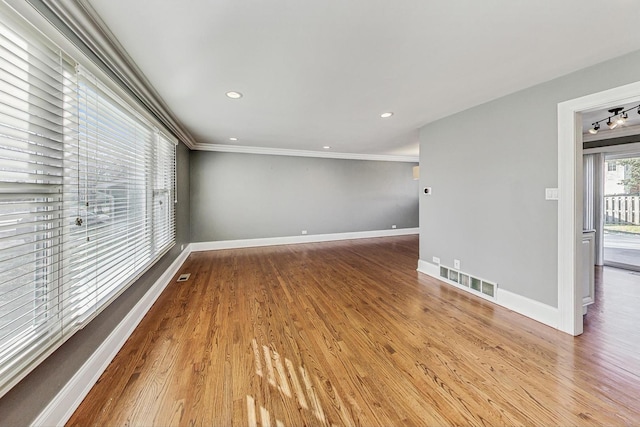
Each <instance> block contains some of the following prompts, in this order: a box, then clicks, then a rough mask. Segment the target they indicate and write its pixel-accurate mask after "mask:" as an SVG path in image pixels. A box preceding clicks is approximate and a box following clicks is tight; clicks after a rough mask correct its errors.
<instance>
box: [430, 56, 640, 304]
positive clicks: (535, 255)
mask: <svg viewBox="0 0 640 427" xmlns="http://www.w3.org/2000/svg"><path fill="white" fill-rule="evenodd" d="M639 79H640V51H638V52H635V53H632V54H629V55H625V56H622V57H619V58H616V59H613V60H611V61H607V62H604V63H601V64H598V65H596V66H593V67H589V68H586V69H583V70H580V71H578V72H575V73H572V74H569V75H567V76H563V77H561V78H558V79H555V80H552V81H549V82H546V83H543V84H540V85H537V86H534V87H532V88H529V89H526V90H523V91H520V92H517V93H514V94H511V95H508V96H505V97H503V98H500V99H497V100H495V101H492V102H489V103H486V104H483V105H480V106H478V107H475V108H472V109H469V110H466V111H464V112H461V113H458V114H455V115H453V116H449V117H446V118H444V119H441V120H439V121H436V122H433V123H430V124H428V125H426V126H424V127H423V128H422V129H421V130H420V169H421V178H420V181H421V182H420V184H421V185H420V186H421V187H423V186H431V187H433V195H432V196H424V195H421V196H420V259H421V260H424V261H427V262H431V261H432V257H433V256H437V257H440V260H441V263H442V264H445V265H449V266H453V260H454V258H455V259H460V260H461V261H462V263H461V270H462V271H465V272H468V273H471V274H474V275H477V276H479V277H482V278H485V279H487V280H491V281H495V282H497V283H498V285H499V287H501V288H503V289H506V290H508V291H511V292H514V293H516V294H519V295H522V296H524V297H527V298H531V299H533V300H536V301H539V302H542V303H544V304H548V305H551V306H555V307H557V303H558V287H557V272H558V261H557V256H558V204H557V201H547V200H545V188H555V187H557V186H558V121H557V104H558V103H559V102H562V101H567V100H570V99H574V98H578V97H580V96H584V95H588V94H592V93H595V92H599V91H602V90H606V89H610V88H613V87H617V86H622V85H624V84H628V83H632V82H635V81H638V80H639Z"/></svg>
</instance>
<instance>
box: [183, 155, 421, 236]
mask: <svg viewBox="0 0 640 427" xmlns="http://www.w3.org/2000/svg"><path fill="white" fill-rule="evenodd" d="M415 165H416V164H415V163H397V162H384V161H364V160H342V159H322V158H309V157H287V156H271V155H256V154H237V153H218V152H206V151H193V152H192V153H191V239H192V242H206V241H220V240H236V239H254V238H264V237H285V236H297V235H300V234H301V232H302V230H307V233H308V234H326V233H343V232H354V231H371V230H384V229H391V226H392V225H394V224H395V225H396V226H397V228H399V229H400V228H411V227H417V226H418V183H417V181H414V180H413V179H412V167H413V166H415Z"/></svg>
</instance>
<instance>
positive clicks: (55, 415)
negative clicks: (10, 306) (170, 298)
mask: <svg viewBox="0 0 640 427" xmlns="http://www.w3.org/2000/svg"><path fill="white" fill-rule="evenodd" d="M190 253H191V248H190V245H187V247H186V248H185V249H184V250H183V251H182V253H181V254H180V255H179V256H178V257H177V258H176V259H175V260H174V261H173V263H171V265H170V266H169V268H168V269H167V270H166V271H165V272H164V273H163V274H162V276H160V277H159V278H158V280H156V282H155V283H154V284H153V286H151V288H149V290H148V291H147V293H146V294H145V295H144V296H143V297H142V298H141V299H140V301H138V303H137V304H136V305H135V306H134V307H133V309H132V310H131V311H130V312H129V313H128V314H127V315H126V317H125V318H124V319H122V321H121V322H120V323H119V324H118V326H116V328H115V329H114V330H113V331H112V332H111V334H109V336H108V337H107V339H106V340H105V341H104V342H103V343H102V344H100V347H98V348H97V349H96V351H95V352H94V353H93V354H92V355H91V357H90V358H89V359H88V360H87V361H86V362H85V363H84V364H83V365H82V367H80V369H79V370H78V372H76V374H75V375H74V376H73V378H71V379H70V380H69V382H67V384H65V385H64V387H62V389H61V390H60V392H59V393H58V394H57V395H56V397H54V398H53V400H51V402H49V404H48V405H47V407H46V408H45V409H44V410H43V411H42V412H41V413H40V414H39V415H38V417H37V418H36V419H35V420H34V422H33V424H32V426H63V425H64V424H65V423H66V422H67V421H68V420H69V418H71V416H72V415H73V413H74V412H75V410H76V409H77V408H78V406H80V403H82V400H83V399H84V398H85V396H86V395H87V394H88V393H89V391H90V390H91V388H92V387H93V385H94V384H95V383H96V381H98V379H99V378H100V375H102V373H103V372H104V371H105V369H107V367H108V366H109V363H111V361H112V360H113V358H114V357H116V354H118V351H120V349H121V348H122V346H123V345H124V343H125V342H126V341H127V339H128V338H129V336H130V335H131V334H132V333H133V331H134V330H135V328H136V327H137V326H138V324H139V323H140V321H141V320H142V318H143V317H144V315H145V314H147V312H148V311H149V309H151V306H152V305H153V303H154V302H155V301H156V299H158V297H159V296H160V294H161V293H162V291H163V290H164V289H165V288H166V287H167V285H168V284H169V283H170V281H171V279H172V278H173V276H174V275H175V274H176V273H177V272H178V270H179V269H180V267H181V266H182V264H183V263H184V261H185V260H186V259H187V257H188V256H189V254H190Z"/></svg>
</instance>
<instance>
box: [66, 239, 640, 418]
mask: <svg viewBox="0 0 640 427" xmlns="http://www.w3.org/2000/svg"><path fill="white" fill-rule="evenodd" d="M417 259H418V238H417V236H403V237H393V238H381V239H366V240H353V241H343V242H329V243H318V244H303V245H290V246H277V247H269V248H252V249H241V250H226V251H215V252H197V253H192V254H191V255H190V257H189V259H188V260H187V261H186V263H185V264H184V266H183V267H182V269H181V271H180V273H186V272H190V273H192V275H191V278H190V280H189V281H187V282H184V283H178V282H173V283H172V284H170V285H169V286H168V287H167V289H166V291H165V292H164V293H163V294H162V295H161V296H160V298H159V299H158V301H157V302H156V304H155V305H154V306H153V308H152V310H151V311H150V312H149V313H148V314H147V316H146V317H145V318H144V319H143V321H142V322H141V324H140V326H139V327H138V328H137V329H136V331H135V332H134V334H133V335H132V336H131V337H130V339H129V340H128V342H127V343H126V344H125V346H124V347H123V348H122V350H121V351H120V353H119V354H118V355H117V357H116V358H115V359H114V360H113V362H112V363H111V365H110V366H109V368H108V369H107V370H106V371H105V373H104V374H103V375H102V377H101V378H100V380H99V381H98V383H97V384H96V385H95V387H94V388H93V389H92V390H91V392H90V393H89V395H88V396H87V398H86V399H85V401H84V402H83V403H82V405H81V406H80V407H79V408H78V410H77V411H76V413H75V414H74V415H73V417H72V418H71V420H70V421H69V425H78V426H88V425H163V426H164V425H205V426H210V425H214V426H229V425H241V426H257V425H260V426H301V425H327V426H333V425H336V426H339V425H345V426H349V425H363V426H391V425H416V426H425V425H438V426H441V425H535V426H542V425H545V426H548V425H563V426H569V425H571V426H572V425H637V424H638V423H640V401H639V400H638V396H640V381H639V380H640V377H639V374H640V363H638V356H637V354H638V353H640V351H639V350H640V344H638V342H639V341H640V340H638V339H637V334H635V335H633V338H634V339H632V338H631V337H630V336H622V337H618V338H615V339H614V338H611V337H609V336H608V335H607V334H608V333H607V332H606V331H603V332H602V334H601V335H599V334H598V333H596V332H594V331H595V329H594V328H592V326H595V324H593V323H594V322H595V319H596V317H597V316H596V315H593V316H592V314H595V313H596V312H597V310H595V309H594V310H593V312H591V313H590V314H589V315H588V317H589V322H590V325H589V327H587V329H588V332H587V333H586V334H585V335H584V336H583V337H578V338H573V337H571V336H568V335H566V334H563V333H561V332H558V331H556V330H554V329H551V328H548V327H546V326H544V325H542V324H539V323H537V322H535V321H533V320H530V319H527V318H525V317H523V316H520V315H518V314H516V313H513V312H511V311H509V310H506V309H503V308H501V307H498V306H496V305H494V304H491V303H489V302H487V301H484V300H482V299H479V298H477V297H474V296H473V295H470V294H468V293H465V292H462V291H459V290H457V289H454V288H452V287H450V286H448V285H445V284H441V283H440V282H439V281H437V280H435V279H432V278H430V277H428V276H426V275H423V274H420V273H417V272H416V271H415V269H416V265H417ZM637 307H638V305H636V308H637ZM637 324H638V323H637V322H636V323H635V325H637ZM634 329H635V328H634ZM628 341H632V342H628Z"/></svg>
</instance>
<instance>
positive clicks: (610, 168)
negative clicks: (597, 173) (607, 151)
mask: <svg viewBox="0 0 640 427" xmlns="http://www.w3.org/2000/svg"><path fill="white" fill-rule="evenodd" d="M617 168H618V163H617V162H607V171H609V172H615V171H616V169H617Z"/></svg>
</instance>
